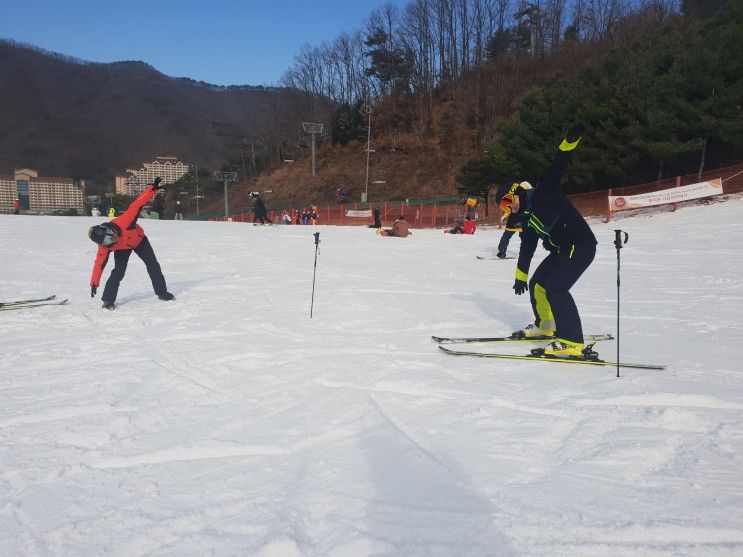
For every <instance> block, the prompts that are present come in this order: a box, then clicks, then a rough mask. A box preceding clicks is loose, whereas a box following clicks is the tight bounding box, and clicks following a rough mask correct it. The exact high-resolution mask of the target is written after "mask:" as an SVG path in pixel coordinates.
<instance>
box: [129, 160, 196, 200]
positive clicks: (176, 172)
mask: <svg viewBox="0 0 743 557" xmlns="http://www.w3.org/2000/svg"><path fill="white" fill-rule="evenodd" d="M186 173H188V165H187V164H183V163H182V162H181V161H179V160H178V157H156V158H155V160H154V161H152V162H145V163H143V164H142V168H140V169H139V170H132V169H127V171H126V174H125V175H123V176H117V177H116V193H123V194H126V195H137V194H139V193H140V192H141V191H142V190H144V189H145V188H146V187H147V184H151V183H152V182H153V180H154V179H155V178H157V177H158V176H160V177H161V178H162V179H163V183H164V184H172V183H173V182H175V181H176V180H178V178H180V177H181V176H183V175H184V174H186Z"/></svg>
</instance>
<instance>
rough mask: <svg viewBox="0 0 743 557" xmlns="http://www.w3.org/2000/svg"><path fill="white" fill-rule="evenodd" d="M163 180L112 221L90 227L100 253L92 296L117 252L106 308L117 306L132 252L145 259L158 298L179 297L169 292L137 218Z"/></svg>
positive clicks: (172, 298)
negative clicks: (118, 295) (111, 256)
mask: <svg viewBox="0 0 743 557" xmlns="http://www.w3.org/2000/svg"><path fill="white" fill-rule="evenodd" d="M160 182H161V179H160V178H159V177H158V178H155V182H154V183H153V184H152V185H151V186H147V187H146V188H145V189H144V191H143V192H142V193H140V194H139V197H137V198H136V199H135V200H134V201H133V202H132V204H131V205H129V208H128V209H127V210H126V211H124V213H122V214H121V215H120V216H118V217H116V218H115V219H113V220H112V221H110V222H107V223H104V224H99V225H97V226H92V227H91V228H90V230H88V236H89V237H90V239H91V240H93V241H94V242H95V243H96V244H98V253H97V254H96V258H95V263H94V264H93V274H92V276H91V277H90V297H91V298H94V297H95V295H96V292H97V291H98V285H99V284H100V280H101V275H102V274H103V269H104V268H105V266H106V263H108V257H109V255H110V254H111V252H113V254H114V268H113V270H112V271H111V276H110V277H108V280H107V281H106V286H105V288H104V289H103V295H102V296H101V299H102V300H103V307H104V308H106V309H115V308H116V303H115V302H116V295H117V294H118V292H119V284H120V283H121V280H122V279H123V278H124V274H125V273H126V266H127V263H128V262H129V256H130V255H131V254H132V252H134V253H136V254H137V255H138V256H139V258H140V259H141V260H142V261H144V264H145V266H146V267H147V273H148V274H149V275H150V280H151V281H152V288H153V289H154V290H155V294H157V297H158V298H160V299H161V300H166V301H167V300H174V299H175V296H173V295H172V294H171V293H170V292H168V288H167V286H166V285H165V277H164V276H163V273H162V271H161V270H160V264H159V263H158V262H157V257H155V252H154V251H153V250H152V246H151V245H150V241H149V240H148V239H147V236H145V235H144V230H143V229H142V227H141V226H139V225H138V224H137V218H138V217H139V212H140V211H141V209H142V207H144V206H145V205H146V204H147V202H148V201H150V199H152V198H153V197H154V196H155V194H156V193H157V192H158V190H160V189H161V188H162V186H160Z"/></svg>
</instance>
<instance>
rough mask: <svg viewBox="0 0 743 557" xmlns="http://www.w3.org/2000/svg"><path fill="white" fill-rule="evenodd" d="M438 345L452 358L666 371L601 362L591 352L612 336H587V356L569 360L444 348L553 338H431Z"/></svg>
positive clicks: (536, 351) (540, 350)
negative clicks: (528, 361) (473, 357)
mask: <svg viewBox="0 0 743 557" xmlns="http://www.w3.org/2000/svg"><path fill="white" fill-rule="evenodd" d="M431 338H433V340H435V341H436V342H437V343H438V346H439V349H440V350H442V351H443V352H445V353H447V354H451V355H452V356H475V357H478V358H500V359H508V360H541V361H545V362H554V363H561V364H584V365H593V366H611V367H617V365H618V366H619V367H625V368H636V369H665V366H658V365H652V364H634V363H628V362H618V363H617V362H609V361H606V360H601V359H600V358H599V357H598V355H597V354H596V353H595V352H593V351H592V350H591V346H593V343H595V342H600V341H604V340H613V339H614V337H613V336H612V335H610V334H597V335H585V336H584V340H585V342H588V343H591V344H589V346H588V349H587V350H586V353H587V354H588V355H587V356H573V357H569V358H559V357H556V356H550V355H547V354H545V353H544V348H535V349H533V350H532V351H531V353H530V354H504V353H500V352H477V351H474V350H472V351H471V350H454V349H452V348H448V347H446V346H444V345H445V344H474V343H478V344H479V343H502V342H544V341H551V340H554V338H552V337H545V336H539V337H531V338H523V337H520V336H516V335H511V336H507V337H437V336H434V337H431Z"/></svg>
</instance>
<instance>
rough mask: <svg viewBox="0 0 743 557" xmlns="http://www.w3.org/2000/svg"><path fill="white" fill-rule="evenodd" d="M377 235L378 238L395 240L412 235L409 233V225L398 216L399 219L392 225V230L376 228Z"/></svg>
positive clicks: (402, 217) (401, 216) (402, 216)
mask: <svg viewBox="0 0 743 557" xmlns="http://www.w3.org/2000/svg"><path fill="white" fill-rule="evenodd" d="M377 234H378V235H379V236H395V237H396V238H406V237H408V236H410V235H411V234H412V232H411V231H410V225H409V224H408V221H406V220H405V216H404V215H400V218H399V219H397V220H396V221H395V222H394V223H392V228H378V229H377Z"/></svg>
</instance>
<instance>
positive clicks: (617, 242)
mask: <svg viewBox="0 0 743 557" xmlns="http://www.w3.org/2000/svg"><path fill="white" fill-rule="evenodd" d="M622 234H624V238H622ZM627 242H629V234H627V233H626V232H625V231H624V230H614V246H616V248H617V249H618V250H619V249H622V246H624V244H626V243H627Z"/></svg>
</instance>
